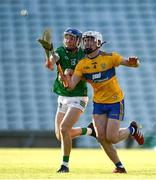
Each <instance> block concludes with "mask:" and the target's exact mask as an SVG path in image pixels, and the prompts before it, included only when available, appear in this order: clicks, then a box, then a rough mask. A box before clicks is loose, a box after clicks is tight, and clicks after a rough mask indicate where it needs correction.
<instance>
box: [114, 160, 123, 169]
mask: <svg viewBox="0 0 156 180" xmlns="http://www.w3.org/2000/svg"><path fill="white" fill-rule="evenodd" d="M115 166H116V167H117V168H118V167H119V168H124V166H123V165H122V163H121V162H120V161H119V162H118V163H116V164H115Z"/></svg>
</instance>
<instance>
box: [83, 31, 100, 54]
mask: <svg viewBox="0 0 156 180" xmlns="http://www.w3.org/2000/svg"><path fill="white" fill-rule="evenodd" d="M82 39H83V49H84V52H85V53H86V54H90V53H92V52H94V51H96V50H97V49H99V48H100V47H101V46H102V44H103V42H102V41H103V40H102V35H101V33H99V32H97V31H87V32H85V33H83V36H82Z"/></svg>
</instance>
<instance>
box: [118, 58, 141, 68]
mask: <svg viewBox="0 0 156 180" xmlns="http://www.w3.org/2000/svg"><path fill="white" fill-rule="evenodd" d="M120 64H121V65H124V66H128V67H139V65H140V62H139V59H138V57H135V56H130V57H129V58H123V59H122V60H121V63H120Z"/></svg>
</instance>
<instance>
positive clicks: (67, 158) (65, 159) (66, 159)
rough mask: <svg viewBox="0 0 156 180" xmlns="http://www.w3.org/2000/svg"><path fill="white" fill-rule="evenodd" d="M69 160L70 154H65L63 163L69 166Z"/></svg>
mask: <svg viewBox="0 0 156 180" xmlns="http://www.w3.org/2000/svg"><path fill="white" fill-rule="evenodd" d="M68 162H69V156H63V163H62V165H64V166H66V167H68Z"/></svg>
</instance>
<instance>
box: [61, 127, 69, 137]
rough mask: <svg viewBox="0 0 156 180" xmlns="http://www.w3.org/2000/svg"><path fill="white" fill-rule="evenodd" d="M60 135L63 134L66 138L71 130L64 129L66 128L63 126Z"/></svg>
mask: <svg viewBox="0 0 156 180" xmlns="http://www.w3.org/2000/svg"><path fill="white" fill-rule="evenodd" d="M60 133H61V134H62V136H65V135H67V134H68V133H69V129H68V128H66V127H64V126H61V127H60Z"/></svg>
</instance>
